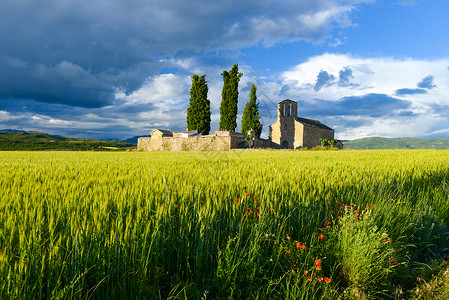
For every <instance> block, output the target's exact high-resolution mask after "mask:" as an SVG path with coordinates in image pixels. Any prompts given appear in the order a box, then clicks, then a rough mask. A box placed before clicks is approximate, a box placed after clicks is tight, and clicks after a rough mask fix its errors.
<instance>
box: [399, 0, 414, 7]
mask: <svg viewBox="0 0 449 300" xmlns="http://www.w3.org/2000/svg"><path fill="white" fill-rule="evenodd" d="M396 3H397V4H400V5H403V6H412V5H416V0H401V1H398V2H396Z"/></svg>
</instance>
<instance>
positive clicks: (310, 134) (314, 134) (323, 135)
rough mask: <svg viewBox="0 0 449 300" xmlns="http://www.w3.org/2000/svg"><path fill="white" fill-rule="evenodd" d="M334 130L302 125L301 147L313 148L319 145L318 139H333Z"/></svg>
mask: <svg viewBox="0 0 449 300" xmlns="http://www.w3.org/2000/svg"><path fill="white" fill-rule="evenodd" d="M333 138H334V131H333V130H327V129H322V128H316V127H310V126H304V143H303V147H307V148H313V147H315V146H321V142H320V139H333Z"/></svg>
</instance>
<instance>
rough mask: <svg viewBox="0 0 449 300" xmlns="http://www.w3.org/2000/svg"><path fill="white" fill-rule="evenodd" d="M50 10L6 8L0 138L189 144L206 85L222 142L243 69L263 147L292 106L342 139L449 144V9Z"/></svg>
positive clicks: (65, 6)
mask: <svg viewBox="0 0 449 300" xmlns="http://www.w3.org/2000/svg"><path fill="white" fill-rule="evenodd" d="M41 2H42V1H33V0H14V1H13V0H5V1H2V2H0V129H6V128H9V129H19V130H37V131H43V132H48V133H51V134H59V135H64V136H71V137H79V138H96V139H108V138H119V139H125V138H128V137H132V136H135V135H144V134H148V133H149V132H151V131H152V130H153V129H155V128H169V129H171V130H173V131H181V130H185V129H186V116H185V115H186V111H187V107H188V99H189V89H190V85H191V79H190V76H191V75H192V74H195V73H196V74H199V75H202V74H207V77H206V79H207V80H208V86H209V94H208V98H209V99H210V100H211V107H212V130H218V122H219V106H220V102H221V88H222V85H223V82H222V78H221V75H220V74H221V73H222V71H223V70H229V69H230V68H231V67H232V65H233V64H234V63H239V67H240V71H242V72H243V74H244V75H243V77H242V78H241V81H240V86H239V89H240V95H239V118H240V117H241V113H242V111H243V107H244V105H245V103H246V101H248V98H249V91H250V86H251V84H252V83H254V84H256V86H257V88H258V92H257V95H258V101H259V103H260V113H261V121H262V123H263V125H264V128H263V136H266V134H267V132H268V126H269V125H270V124H271V123H273V122H274V121H275V117H276V104H277V103H278V102H280V101H282V100H283V99H285V98H289V99H292V100H296V101H298V102H299V108H298V110H299V112H298V114H299V116H301V117H306V118H312V119H318V120H320V121H321V122H323V123H325V124H326V125H328V126H330V127H332V128H334V129H335V131H336V136H337V137H338V138H340V139H355V138H361V137H366V136H384V137H404V136H413V137H445V138H449V34H448V33H447V28H449V20H448V18H447V17H446V15H445V14H447V12H448V11H449V2H448V1H446V0H390V1H387V0H287V1H274V0H258V1H253V0H247V1H237V0H230V1H210V0H209V1H205V0H197V1H189V2H186V1H181V0H169V1H151V0H148V1H142V0H130V1H124V0H115V1H111V0H97V1H94V2H92V1H87V0H77V1H75V0H67V1H57V0H48V1H45V2H44V3H41ZM238 125H239V127H240V122H238ZM239 127H238V129H239Z"/></svg>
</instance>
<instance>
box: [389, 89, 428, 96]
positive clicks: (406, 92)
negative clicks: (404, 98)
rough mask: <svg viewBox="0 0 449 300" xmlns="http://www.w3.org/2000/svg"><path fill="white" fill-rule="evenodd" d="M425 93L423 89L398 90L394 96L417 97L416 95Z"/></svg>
mask: <svg viewBox="0 0 449 300" xmlns="http://www.w3.org/2000/svg"><path fill="white" fill-rule="evenodd" d="M426 93H427V91H426V90H423V89H407V88H405V89H398V90H396V95H417V94H426Z"/></svg>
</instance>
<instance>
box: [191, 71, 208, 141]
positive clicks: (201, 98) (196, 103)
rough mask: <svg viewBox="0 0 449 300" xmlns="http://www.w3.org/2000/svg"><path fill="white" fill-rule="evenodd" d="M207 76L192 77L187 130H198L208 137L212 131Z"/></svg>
mask: <svg viewBox="0 0 449 300" xmlns="http://www.w3.org/2000/svg"><path fill="white" fill-rule="evenodd" d="M208 91H209V88H208V87H207V81H206V74H204V75H202V76H198V75H197V74H193V75H192V88H191V89H190V104H189V108H188V109H187V130H198V132H200V133H202V134H204V135H207V134H209V131H210V101H209V100H208V99H207V92H208Z"/></svg>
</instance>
